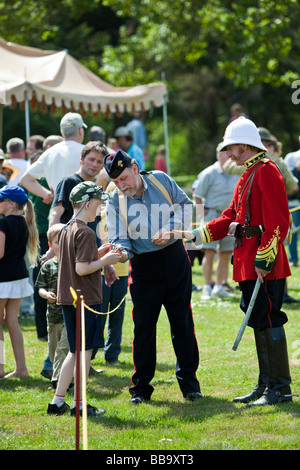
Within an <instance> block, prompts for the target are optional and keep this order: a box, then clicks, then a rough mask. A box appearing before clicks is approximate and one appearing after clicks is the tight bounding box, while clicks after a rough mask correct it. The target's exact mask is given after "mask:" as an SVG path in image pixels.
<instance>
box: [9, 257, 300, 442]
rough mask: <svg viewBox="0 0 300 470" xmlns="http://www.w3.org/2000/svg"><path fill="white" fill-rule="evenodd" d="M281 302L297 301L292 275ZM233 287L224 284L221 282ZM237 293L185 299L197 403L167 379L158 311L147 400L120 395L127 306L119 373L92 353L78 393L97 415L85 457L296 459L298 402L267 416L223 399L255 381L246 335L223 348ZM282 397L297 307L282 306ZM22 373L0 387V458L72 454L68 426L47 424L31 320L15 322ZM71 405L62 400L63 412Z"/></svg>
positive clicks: (170, 356)
mask: <svg viewBox="0 0 300 470" xmlns="http://www.w3.org/2000/svg"><path fill="white" fill-rule="evenodd" d="M292 269H293V276H292V277H291V278H289V281H288V285H289V293H290V294H291V295H292V296H294V297H299V296H300V294H299V280H300V268H292ZM193 281H194V283H195V284H197V285H202V283H203V277H202V268H201V267H199V266H198V265H196V266H195V267H194V268H193ZM231 284H232V285H234V284H233V283H231ZM239 299H240V293H239V291H238V290H236V289H235V290H234V297H233V298H232V299H229V300H223V301H220V300H219V301H218V300H211V301H202V300H201V294H200V293H198V292H196V293H193V296H192V307H193V313H194V321H195V331H196V335H197V340H198V345H199V351H200V365H199V369H198V378H199V380H200V384H201V391H202V394H203V395H204V398H203V399H202V400H200V401H199V402H195V403H191V402H186V401H185V400H184V399H183V398H182V395H181V393H180V391H179V387H178V384H177V381H176V379H175V373H174V371H175V357H174V352H173V348H172V344H171V340H170V332H169V324H168V321H167V317H166V314H165V312H164V311H162V312H161V315H160V319H159V322H158V328H157V369H156V374H155V377H154V379H153V381H152V384H153V386H154V387H155V391H154V393H153V395H152V400H151V402H149V403H146V404H142V405H139V406H134V405H131V404H130V403H129V399H130V395H129V392H128V388H129V386H130V385H131V374H132V372H133V363H132V353H131V344H132V336H133V324H132V318H131V308H132V304H131V301H130V300H128V302H127V306H126V317H125V321H124V334H123V343H122V353H121V356H120V360H121V361H122V362H123V364H121V365H111V366H108V365H106V364H105V363H104V360H103V351H102V350H100V351H99V352H98V353H97V356H96V358H95V360H94V361H93V367H94V368H96V369H97V368H103V369H104V372H103V373H101V374H98V375H97V376H91V377H90V378H89V381H88V384H87V400H88V402H89V403H91V404H93V405H95V406H98V407H104V408H105V409H106V414H105V415H104V416H102V417H100V418H92V419H89V420H88V448H89V449H90V450H120V449H122V450H156V451H159V450H167V451H180V450H246V449H247V450H275V449H278V450H296V449H299V442H300V439H299V417H300V401H299V400H300V399H299V398H294V401H293V403H287V404H283V405H275V406H272V407H263V408H253V409H245V407H244V406H243V405H239V404H234V403H233V402H232V399H233V398H234V397H235V396H237V395H240V394H243V393H246V392H249V391H250V390H252V388H253V387H254V385H256V381H257V358H256V353H255V345H254V341H253V332H252V330H251V329H250V328H247V329H246V331H245V333H244V336H243V338H242V341H241V343H240V345H239V347H238V350H237V351H233V350H232V346H233V343H234V340H235V338H236V335H237V333H238V330H239V328H240V325H241V322H242V320H243V314H242V312H241V311H240V309H239ZM284 309H285V311H286V313H287V314H288V317H289V322H288V323H287V324H286V326H285V329H286V334H287V339H288V347H289V357H290V366H291V375H292V378H293V384H292V389H293V392H294V393H299V391H300V384H299V382H300V372H299V370H300V368H299V364H300V341H299V326H300V318H299V317H300V315H299V311H300V307H299V304H285V305H284ZM20 324H21V327H22V330H23V334H24V341H25V352H26V359H27V366H28V369H29V373H30V376H29V377H28V378H26V379H10V380H2V381H0V397H1V399H0V449H2V450H73V449H75V419H74V418H72V417H70V416H68V415H64V416H61V417H55V416H47V415H46V410H47V405H48V403H49V402H50V401H51V400H52V397H53V393H54V391H53V389H52V388H51V384H50V382H49V381H47V380H46V379H44V378H43V377H42V376H41V375H40V371H41V370H42V368H43V361H44V359H45V358H46V355H47V344H46V343H43V342H40V341H38V340H37V337H36V330H35V325H34V321H33V320H32V319H30V318H21V319H20ZM5 362H6V364H5V370H6V372H9V371H11V370H13V368H14V360H13V354H12V350H11V345H10V341H9V337H8V333H7V332H6V333H5ZM72 401H73V396H72V394H70V395H69V396H68V397H67V402H69V403H70V404H72Z"/></svg>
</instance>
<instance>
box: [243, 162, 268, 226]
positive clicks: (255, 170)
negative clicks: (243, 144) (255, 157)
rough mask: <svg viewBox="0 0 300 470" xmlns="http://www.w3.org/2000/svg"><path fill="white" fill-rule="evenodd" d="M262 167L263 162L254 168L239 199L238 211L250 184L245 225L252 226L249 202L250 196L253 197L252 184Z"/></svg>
mask: <svg viewBox="0 0 300 470" xmlns="http://www.w3.org/2000/svg"><path fill="white" fill-rule="evenodd" d="M261 165H262V162H259V163H258V164H257V166H256V168H254V170H253V172H252V174H251V175H250V176H249V178H248V180H247V182H246V184H245V186H244V187H243V189H242V192H241V194H240V197H239V201H238V206H237V210H238V208H239V207H240V204H241V200H242V196H243V194H244V191H245V189H246V187H247V186H248V184H249V183H250V184H249V188H248V192H247V200H246V217H245V225H247V226H248V225H249V224H250V209H249V200H250V195H251V189H252V184H253V179H254V175H255V173H256V172H257V170H258V168H259V167H260V166H261Z"/></svg>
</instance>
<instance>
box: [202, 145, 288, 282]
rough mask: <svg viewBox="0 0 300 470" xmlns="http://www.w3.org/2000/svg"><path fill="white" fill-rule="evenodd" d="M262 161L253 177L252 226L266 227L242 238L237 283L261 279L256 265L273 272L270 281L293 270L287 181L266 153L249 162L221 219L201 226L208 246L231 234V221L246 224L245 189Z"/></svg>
mask: <svg viewBox="0 0 300 470" xmlns="http://www.w3.org/2000/svg"><path fill="white" fill-rule="evenodd" d="M259 162H262V164H261V166H260V167H259V168H257V170H256V173H255V175H254V178H253V184H252V189H251V196H250V206H249V207H250V226H259V225H260V226H264V229H265V230H264V232H263V233H262V235H261V240H260V243H259V238H258V237H257V236H252V237H242V238H241V242H242V245H241V246H238V247H237V248H234V252H233V279H234V281H236V282H241V281H246V280H251V279H254V280H255V279H257V274H256V272H255V266H256V267H259V268H262V269H264V270H266V271H270V272H269V274H267V276H266V277H265V279H266V280H268V279H283V278H285V277H287V276H290V274H291V271H290V267H289V263H288V259H287V255H286V251H285V248H284V245H283V242H284V240H285V238H286V236H287V233H288V229H289V209H288V201H287V196H286V191H285V183H284V179H283V177H282V175H281V173H280V171H279V170H278V168H277V166H276V164H275V163H274V162H273V161H272V160H270V159H269V158H266V157H265V155H264V154H261V153H260V154H257V155H255V156H254V157H252V158H250V159H249V160H247V161H246V162H245V166H246V169H245V171H244V173H243V174H242V176H241V177H240V179H239V180H238V182H237V184H236V187H235V189H234V193H233V199H232V202H231V204H230V207H228V209H225V210H224V211H223V213H222V214H221V216H220V217H219V218H217V219H214V220H212V221H211V222H208V223H207V224H205V225H204V226H202V227H200V229H199V231H200V235H201V236H202V238H203V241H204V243H208V242H210V241H213V240H220V239H221V238H224V237H226V236H227V234H228V228H229V225H230V223H231V222H233V221H235V222H239V223H240V224H242V225H244V224H245V216H246V198H247V191H248V187H247V188H245V190H244V193H243V195H242V197H241V200H240V201H239V198H240V195H241V192H242V190H243V187H244V186H245V184H246V183H247V180H248V178H250V176H251V174H252V172H253V171H254V170H255V168H256V167H257V165H259Z"/></svg>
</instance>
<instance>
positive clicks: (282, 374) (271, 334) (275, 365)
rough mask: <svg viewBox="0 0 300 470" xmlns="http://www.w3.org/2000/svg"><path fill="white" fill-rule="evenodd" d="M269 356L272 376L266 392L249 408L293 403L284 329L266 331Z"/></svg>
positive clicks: (250, 404)
mask: <svg viewBox="0 0 300 470" xmlns="http://www.w3.org/2000/svg"><path fill="white" fill-rule="evenodd" d="M265 335H266V344H267V350H268V356H269V367H270V376H269V382H268V386H267V388H266V390H265V391H264V393H263V395H262V397H261V398H259V399H258V400H256V401H255V402H253V403H249V404H248V405H247V407H251V406H264V405H275V404H276V403H283V402H288V401H292V394H291V387H290V383H291V376H290V370H289V360H288V352H287V344H286V337H285V331H284V328H283V327H282V326H281V327H279V328H268V329H266V330H265Z"/></svg>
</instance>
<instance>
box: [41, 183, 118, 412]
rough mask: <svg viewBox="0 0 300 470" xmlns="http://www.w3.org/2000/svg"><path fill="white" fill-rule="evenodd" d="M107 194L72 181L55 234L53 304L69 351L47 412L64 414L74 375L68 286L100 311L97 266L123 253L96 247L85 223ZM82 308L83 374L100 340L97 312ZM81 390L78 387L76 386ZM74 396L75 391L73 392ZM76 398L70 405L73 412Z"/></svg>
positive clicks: (73, 324) (73, 332)
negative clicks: (65, 214) (68, 210)
mask: <svg viewBox="0 0 300 470" xmlns="http://www.w3.org/2000/svg"><path fill="white" fill-rule="evenodd" d="M107 197H108V195H107V194H106V193H104V192H103V190H102V187H101V186H97V185H96V184H95V183H93V182H91V181H84V182H82V183H79V184H78V185H76V186H75V187H74V188H73V189H72V191H71V193H70V201H71V202H72V205H73V209H74V215H73V217H72V219H71V221H70V222H69V223H68V224H67V225H66V226H65V227H64V229H63V230H61V232H60V234H59V240H58V242H59V269H58V282H57V304H58V305H62V310H63V316H64V320H65V325H66V329H67V336H68V341H69V348H70V351H69V354H68V355H67V357H66V359H65V361H64V363H63V365H62V368H61V374H60V377H59V381H58V384H57V389H56V393H55V395H54V398H53V400H52V403H49V405H48V410H47V414H56V415H60V414H64V413H65V412H67V411H69V409H70V407H69V406H68V405H67V404H66V403H65V394H66V391H67V389H68V386H69V384H70V382H71V380H72V377H73V375H74V367H75V362H76V308H75V307H74V305H73V302H74V299H73V297H72V294H71V291H70V287H72V288H73V289H74V290H75V291H77V290H80V295H82V296H83V299H84V303H85V305H87V306H89V307H90V308H91V310H94V311H98V312H100V311H101V303H102V288H101V268H103V267H104V266H106V265H110V264H115V263H116V262H118V261H122V260H123V254H122V253H121V252H119V251H112V248H113V245H112V244H110V243H107V244H105V245H102V246H101V247H100V248H98V247H97V244H96V234H95V232H94V231H93V230H92V229H91V228H90V227H88V226H87V223H88V222H92V221H93V220H94V219H95V217H96V213H97V210H98V208H99V206H100V205H101V203H102V201H103V200H104V199H107ZM91 310H89V309H87V308H85V335H86V337H85V361H86V374H87V377H88V375H89V368H90V359H91V355H92V351H93V349H94V348H98V347H99V345H100V344H101V331H102V330H101V328H98V323H99V322H100V321H101V319H100V318H101V317H100V315H98V314H96V313H94V312H93V311H91ZM80 390H81V387H80ZM75 397H76V394H75ZM75 409H76V402H75V401H74V407H73V408H71V410H70V412H71V415H75ZM104 412H105V410H99V409H97V408H95V407H94V406H91V405H87V414H88V416H99V415H101V414H103V413H104Z"/></svg>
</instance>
